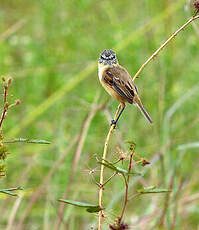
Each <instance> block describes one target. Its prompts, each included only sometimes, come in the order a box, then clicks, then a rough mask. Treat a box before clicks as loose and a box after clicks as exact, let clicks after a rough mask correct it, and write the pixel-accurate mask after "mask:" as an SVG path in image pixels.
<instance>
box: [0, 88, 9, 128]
mask: <svg viewBox="0 0 199 230" xmlns="http://www.w3.org/2000/svg"><path fill="white" fill-rule="evenodd" d="M7 94H8V86H7V87H4V94H3V104H4V106H3V112H2V115H1V119H0V129H1V128H2V124H3V120H4V119H5V117H6V113H7V110H8V105H7Z"/></svg>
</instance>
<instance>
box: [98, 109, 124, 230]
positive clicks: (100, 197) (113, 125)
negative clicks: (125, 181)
mask: <svg viewBox="0 0 199 230" xmlns="http://www.w3.org/2000/svg"><path fill="white" fill-rule="evenodd" d="M120 109H121V105H119V106H118V108H117V111H116V114H115V117H114V120H115V119H116V118H117V116H118V114H119V112H120ZM114 128H115V124H112V125H111V127H110V129H109V132H108V135H107V137H106V141H105V144H104V152H103V156H102V162H104V160H106V156H107V152H108V144H109V141H110V137H111V135H112V133H113V130H114ZM104 168H105V167H104V165H101V170H100V185H101V186H100V188H99V206H100V207H101V208H103V190H104V188H103V184H104ZM103 217H104V215H103V211H100V212H99V222H98V230H102V222H103Z"/></svg>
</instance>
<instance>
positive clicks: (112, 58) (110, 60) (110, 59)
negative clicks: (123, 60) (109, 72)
mask: <svg viewBox="0 0 199 230" xmlns="http://www.w3.org/2000/svg"><path fill="white" fill-rule="evenodd" d="M98 63H99V64H103V65H114V64H118V60H117V57H116V53H115V52H114V51H113V50H103V51H102V53H101V54H100V57H99V61H98Z"/></svg>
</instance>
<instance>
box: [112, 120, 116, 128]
mask: <svg viewBox="0 0 199 230" xmlns="http://www.w3.org/2000/svg"><path fill="white" fill-rule="evenodd" d="M116 123H117V122H116V120H112V121H111V126H112V125H114V126H115V127H116ZM115 127H114V128H115Z"/></svg>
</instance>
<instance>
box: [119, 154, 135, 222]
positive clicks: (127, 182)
mask: <svg viewBox="0 0 199 230" xmlns="http://www.w3.org/2000/svg"><path fill="white" fill-rule="evenodd" d="M132 158H133V153H132V154H131V155H130V160H129V168H128V176H127V179H126V177H125V175H123V176H124V180H125V185H126V192H125V200H124V205H123V208H122V214H121V216H120V222H121V221H122V218H123V216H124V211H125V209H126V205H127V202H128V190H129V180H130V172H131V167H132Z"/></svg>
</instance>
